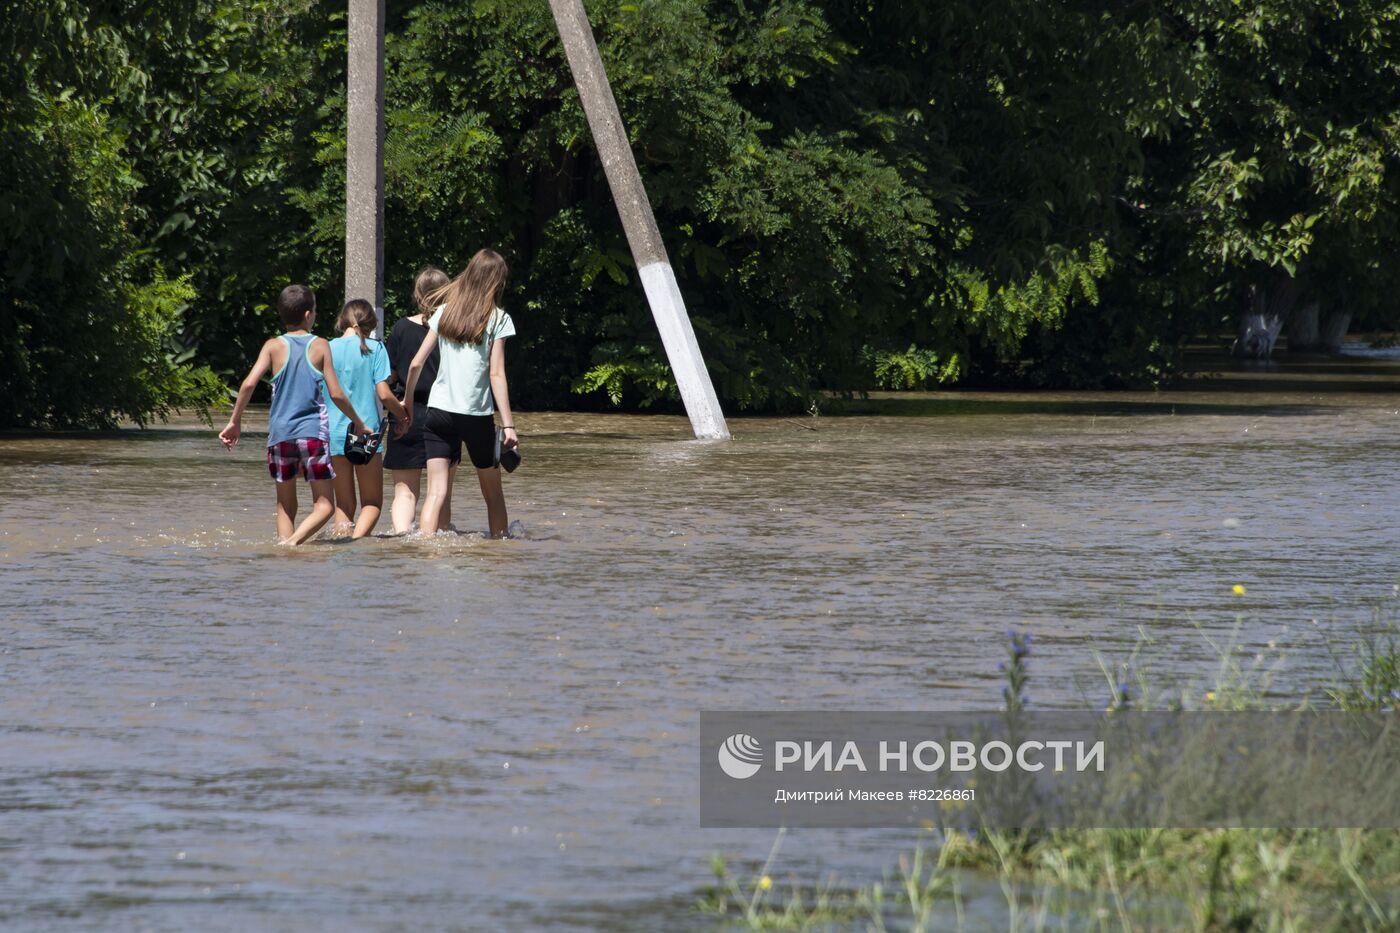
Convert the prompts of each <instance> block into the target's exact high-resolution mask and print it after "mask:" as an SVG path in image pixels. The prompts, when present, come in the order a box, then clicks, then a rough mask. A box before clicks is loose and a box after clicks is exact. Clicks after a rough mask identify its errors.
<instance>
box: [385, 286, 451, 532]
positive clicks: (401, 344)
mask: <svg viewBox="0 0 1400 933" xmlns="http://www.w3.org/2000/svg"><path fill="white" fill-rule="evenodd" d="M446 285H447V273H446V272H443V271H442V270H441V269H439V268H437V267H436V266H425V267H424V268H423V269H422V270H420V271H419V273H418V276H417V277H416V278H415V279H414V281H413V301H414V303H415V304H417V305H418V313H417V314H414V315H411V316H409V317H403V318H399V320H398V321H396V322H395V324H394V329H393V330H392V331H390V333H389V339H388V340H387V341H386V344H387V346H388V348H389V365H390V366H391V367H392V369H393V372H392V373H391V374H390V376H389V382H390V383H391V384H392V385H393V388H394V394H395V395H397V396H398V397H399V399H401V400H402V401H403V404H404V405H405V406H408V407H411V408H412V410H413V414H412V422H411V424H410V425H409V428H408V430H407V431H405V432H404V433H403V435H402V436H395V437H394V438H393V439H391V440H390V441H389V451H388V453H386V454H385V455H384V465H385V466H386V467H388V468H389V469H390V470H393V471H394V505H393V509H392V516H393V519H394V533H395V534H404V533H405V532H408V531H410V530H411V529H412V528H413V514H414V512H416V511H417V509H418V487H419V482H420V481H421V480H422V477H423V469H424V467H426V466H427V465H428V454H427V452H426V451H425V450H424V449H423V423H424V422H425V421H426V420H427V418H428V396H429V394H430V393H431V392H432V390H433V383H434V382H436V381H437V372H438V351H437V349H436V348H435V349H434V350H433V351H432V352H431V353H430V354H428V358H427V359H426V360H424V361H423V372H422V375H421V377H420V378H419V380H418V386H417V388H416V389H415V390H414V393H413V398H412V400H410V399H409V398H408V397H407V396H406V395H404V389H405V388H406V386H405V385H404V383H405V381H406V380H407V379H408V369H409V367H410V366H411V365H412V364H413V358H414V357H415V356H417V355H418V348H419V347H421V346H422V345H423V340H424V338H426V337H427V336H428V317H429V315H431V313H432V311H433V307H434V305H433V303H432V301H431V300H430V296H432V295H433V294H434V293H436V292H440V291H442V289H443V288H444V287H445V286H446ZM456 479H457V465H456V464H455V463H454V464H452V465H451V466H450V467H448V471H447V495H446V497H445V498H444V499H443V503H442V507H441V508H440V509H439V511H438V526H439V527H442V528H447V527H449V526H450V525H451V524H452V486H453V484H454V482H455V481H456Z"/></svg>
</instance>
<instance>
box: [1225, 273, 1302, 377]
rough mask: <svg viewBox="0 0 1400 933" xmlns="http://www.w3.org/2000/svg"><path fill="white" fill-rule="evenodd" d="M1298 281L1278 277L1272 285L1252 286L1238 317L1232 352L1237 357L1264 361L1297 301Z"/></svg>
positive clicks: (1270, 352)
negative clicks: (1246, 306)
mask: <svg viewBox="0 0 1400 933" xmlns="http://www.w3.org/2000/svg"><path fill="white" fill-rule="evenodd" d="M1298 291H1299V288H1298V280H1297V279H1295V278H1293V277H1292V276H1281V277H1280V278H1278V279H1277V280H1276V282H1275V284H1274V286H1273V287H1272V288H1265V287H1262V286H1259V285H1252V286H1250V289H1249V309H1248V310H1247V311H1246V312H1245V313H1244V314H1243V315H1241V316H1240V330H1239V335H1238V336H1237V337H1236V338H1235V346H1234V354H1235V356H1237V357H1240V358H1241V359H1251V360H1267V359H1268V358H1269V356H1270V354H1272V353H1273V352H1274V343H1275V342H1276V341H1277V340H1278V334H1279V331H1281V330H1283V322H1284V319H1285V318H1287V317H1288V316H1289V314H1290V313H1291V312H1292V310H1293V306H1294V305H1295V304H1297V302H1298Z"/></svg>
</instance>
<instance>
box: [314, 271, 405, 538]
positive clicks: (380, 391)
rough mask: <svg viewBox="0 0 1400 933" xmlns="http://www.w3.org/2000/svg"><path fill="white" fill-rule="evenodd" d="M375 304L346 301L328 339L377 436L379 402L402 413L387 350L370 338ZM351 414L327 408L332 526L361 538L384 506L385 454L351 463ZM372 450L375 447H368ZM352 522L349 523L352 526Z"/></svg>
mask: <svg viewBox="0 0 1400 933" xmlns="http://www.w3.org/2000/svg"><path fill="white" fill-rule="evenodd" d="M378 324H379V321H378V318H376V317H375V314H374V306H373V305H371V304H370V303H369V302H368V301H365V300H364V299H363V298H354V299H351V300H350V301H347V302H346V303H345V307H344V308H343V309H342V310H341V312H340V317H339V318H337V319H336V322H335V329H336V330H338V331H340V332H341V334H342V336H340V337H337V338H335V339H334V340H332V341H331V359H332V361H333V365H334V367H335V375H336V378H337V379H339V380H340V384H341V386H343V387H344V389H345V395H346V396H347V397H348V398H349V399H350V404H351V405H353V406H354V408H355V412H356V413H357V414H358V415H359V416H360V420H362V421H363V422H364V423H365V427H367V428H368V429H369V431H370V433H371V434H374V435H378V434H379V433H380V431H379V424H380V421H379V403H380V402H381V401H382V402H383V403H384V406H385V407H386V408H388V409H389V410H390V411H391V412H394V413H395V414H399V415H403V414H406V412H405V411H404V407H403V406H402V405H400V404H399V400H398V399H396V398H394V393H393V392H391V391H389V353H388V351H386V350H385V349H384V344H382V343H380V342H379V341H378V340H375V339H374V330H375V328H376V327H377V326H378ZM349 429H350V419H349V418H346V417H345V415H343V414H341V413H340V412H339V411H332V412H331V413H330V444H331V462H332V463H333V464H334V465H335V525H336V529H337V530H338V531H341V532H345V531H349V532H350V536H351V537H352V538H363V537H364V536H365V535H367V534H369V533H370V532H371V531H373V530H374V526H375V524H376V523H377V522H378V521H379V513H380V511H381V510H382V509H383V508H384V464H383V459H384V458H383V455H382V454H380V453H378V452H377V451H373V456H371V457H370V460H369V462H368V463H361V464H352V463H351V462H350V459H349V458H348V457H347V456H346V455H345V437H346V432H347V431H348V430H349ZM372 450H373V449H372ZM357 486H358V487H359V505H360V517H359V520H358V521H357V520H356V519H355V493H356V487H357ZM352 523H353V527H352Z"/></svg>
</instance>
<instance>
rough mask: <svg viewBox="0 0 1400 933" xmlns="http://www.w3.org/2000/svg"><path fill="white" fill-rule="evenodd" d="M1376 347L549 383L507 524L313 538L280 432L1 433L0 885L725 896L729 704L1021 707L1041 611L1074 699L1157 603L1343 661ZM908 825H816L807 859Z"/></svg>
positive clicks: (1365, 581)
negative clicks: (272, 451)
mask: <svg viewBox="0 0 1400 933" xmlns="http://www.w3.org/2000/svg"><path fill="white" fill-rule="evenodd" d="M1348 366H1349V368H1348V369H1346V370H1343V371H1330V370H1327V369H1322V370H1314V371H1312V372H1311V373H1288V372H1284V373H1279V372H1275V373H1272V374H1264V375H1257V374H1248V375H1244V376H1238V375H1236V376H1231V377H1228V379H1225V378H1222V379H1221V380H1215V381H1212V382H1210V383H1208V384H1206V385H1204V386H1202V387H1200V388H1199V389H1196V390H1193V391H1190V392H1176V393H1163V394H1156V395H1131V394H1128V395H1083V394H1050V395H1036V396H1029V397H1020V396H1004V395H1002V396H987V395H977V394H968V393H958V394H946V395H938V396H932V397H914V396H906V397H898V398H890V399H882V400H879V401H878V403H877V404H874V405H867V406H864V407H865V408H866V409H867V410H870V411H874V412H878V414H872V415H868V416H862V417H849V418H846V417H830V416H825V417H820V418H816V419H807V418H799V419H752V420H750V419H741V420H736V421H735V423H734V424H733V428H734V433H735V440H734V442H733V443H730V444H712V443H696V442H692V441H690V440H688V439H687V437H686V423H685V422H684V420H683V419H680V418H669V417H629V416H576V415H562V414H536V415H521V416H520V423H521V426H522V430H523V432H524V445H525V447H524V449H525V452H526V457H527V459H526V462H525V465H524V466H523V467H522V469H521V470H520V471H518V472H517V473H515V474H513V475H512V476H510V477H508V478H507V479H506V486H507V496H508V500H509V504H510V507H511V516H512V518H513V519H518V520H520V521H522V522H523V523H524V526H525V528H526V529H527V533H526V534H525V535H524V536H523V537H522V538H520V539H518V540H514V541H506V542H493V541H488V540H483V539H482V538H481V537H479V536H475V535H468V536H439V537H436V538H433V539H422V538H406V539H405V538H399V539H395V538H388V537H384V538H374V539H370V540H366V541H363V542H358V543H355V544H343V543H328V542H321V543H317V544H315V545H312V546H310V547H307V548H305V549H302V550H299V551H291V550H288V549H284V548H279V547H277V546H276V545H274V544H273V543H272V531H273V522H272V491H271V489H270V483H269V481H268V480H267V477H266V471H265V469H264V467H263V465H262V452H261V450H259V449H258V447H257V439H256V438H253V439H251V440H252V443H250V444H248V445H247V446H244V447H240V448H239V449H238V450H237V451H236V452H234V453H233V454H226V453H225V452H223V451H222V450H221V449H220V448H219V445H218V443H217V441H216V440H215V438H214V433H213V432H212V431H206V430H202V429H201V430H187V429H184V428H182V429H176V430H159V431H151V432H146V433H145V434H131V435H127V434H123V435H112V436H102V437H79V438H9V439H4V440H0V469H3V471H4V475H5V478H6V482H5V485H4V489H3V492H0V567H3V571H0V573H2V574H3V575H2V576H0V620H2V623H0V684H3V686H0V691H3V692H0V701H2V703H3V705H2V707H0V708H3V716H0V734H2V735H3V746H0V747H3V758H2V759H0V763H2V766H0V810H3V812H4V819H3V821H2V822H0V919H6V920H9V921H10V922H12V923H14V924H16V925H19V926H24V927H29V928H42V927H45V926H63V927H69V926H73V927H78V928H90V929H110V928H113V927H115V926H123V927H158V928H170V929H189V928H198V927H207V926H211V925H214V926H226V927H227V928H231V929H232V928H284V927H287V926H289V925H291V926H297V925H299V921H304V919H305V918H307V917H313V916H314V917H316V918H317V922H318V923H319V924H320V925H324V926H328V927H331V926H334V927H342V928H346V927H357V926H359V927H363V926H383V925H393V924H403V925H407V926H418V925H427V926H443V925H452V924H457V925H460V926H463V927H464V928H467V927H486V928H490V927H497V928H499V927H509V928H515V929H521V928H530V927H548V926H557V927H560V928H576V927H590V928H596V929H619V928H632V929H639V930H643V929H646V930H649V929H661V928H667V929H677V928H685V927H695V928H704V927H706V925H707V923H706V921H705V919H704V918H703V917H700V916H698V915H696V914H695V913H693V911H692V910H691V908H690V904H691V902H692V895H693V893H694V891H695V890H696V888H697V886H699V885H701V884H703V883H704V882H705V876H706V873H707V869H708V865H707V857H708V854H709V853H710V852H711V851H714V850H717V849H718V850H723V851H726V852H728V853H731V854H736V855H739V856H742V857H744V858H749V857H752V858H761V857H762V856H763V855H764V854H765V853H766V851H767V846H768V843H769V841H770V840H771V836H770V835H769V834H767V833H764V832H758V831H755V832H752V833H745V832H727V831H726V832H710V831H706V832H701V831H699V830H697V829H696V822H697V819H698V813H697V808H696V792H697V787H696V776H695V768H694V762H695V756H696V754H697V751H696V749H695V747H694V735H695V729H696V723H697V711H698V710H700V709H704V708H746V707H755V708H774V709H782V708H788V709H804V708H817V709H821V708H829V709H875V708H884V709H910V708H958V707H963V708H971V707H982V708H988V707H994V706H995V704H996V703H997V700H998V684H997V682H996V676H997V675H996V666H997V662H998V661H999V660H1000V659H1001V657H1002V651H1003V647H1002V643H1003V638H1004V631H1005V630H1006V629H1007V628H1010V627H1016V628H1021V629H1030V630H1032V631H1034V632H1035V634H1036V636H1037V639H1036V645H1037V649H1036V654H1035V656H1034V657H1033V660H1032V678H1033V679H1032V682H1031V691H1030V692H1031V696H1032V699H1033V700H1034V701H1035V703H1037V704H1038V705H1042V706H1050V705H1073V704H1078V703H1081V702H1083V701H1084V700H1086V699H1087V700H1088V701H1089V702H1093V703H1095V704H1098V703H1101V702H1102V701H1103V699H1104V696H1105V688H1104V685H1103V684H1102V676H1101V675H1100V674H1099V673H1098V671H1097V667H1096V665H1095V662H1094V659H1093V656H1092V652H1093V651H1095V650H1097V651H1098V652H1100V653H1102V654H1103V655H1104V656H1105V657H1106V658H1108V659H1110V660H1111V659H1113V658H1115V657H1120V656H1122V655H1124V654H1126V652H1127V651H1129V650H1130V649H1131V648H1132V646H1133V645H1134V644H1135V643H1137V642H1138V641H1139V640H1140V639H1141V638H1143V637H1147V638H1150V639H1152V640H1153V641H1154V642H1155V644H1154V645H1153V646H1152V647H1150V648H1148V649H1147V650H1146V655H1147V657H1148V659H1149V661H1150V666H1151V667H1152V668H1153V669H1155V670H1156V671H1158V672H1160V674H1161V676H1162V677H1164V678H1165V677H1177V678H1180V679H1182V680H1183V681H1186V682H1193V681H1194V682H1195V683H1197V684H1200V683H1202V682H1204V679H1205V678H1206V677H1208V676H1209V674H1210V672H1211V671H1212V669H1213V666H1214V663H1215V660H1216V656H1215V653H1214V651H1213V649H1212V648H1211V647H1210V645H1209V644H1208V638H1217V639H1228V638H1231V637H1234V638H1236V639H1237V640H1238V641H1240V642H1241V643H1242V644H1243V645H1244V646H1245V647H1246V648H1247V649H1248V650H1251V651H1253V650H1260V651H1268V652H1269V656H1270V657H1274V656H1275V655H1276V656H1277V657H1278V659H1279V661H1278V663H1279V664H1280V665H1281V668H1280V673H1279V674H1278V676H1277V678H1276V679H1277V681H1279V682H1281V684H1282V685H1283V686H1285V687H1287V688H1288V689H1290V690H1292V689H1303V688H1305V687H1307V686H1308V685H1310V684H1316V683H1318V682H1320V681H1322V680H1325V679H1326V678H1327V676H1329V674H1330V672H1331V670H1332V665H1333V661H1332V660H1331V658H1330V657H1329V655H1328V653H1327V651H1326V650H1325V645H1326V643H1328V642H1329V641H1334V640H1336V638H1337V636H1338V635H1339V634H1343V633H1345V632H1348V631H1351V630H1354V629H1355V628H1357V627H1358V626H1362V625H1365V624H1366V623H1367V621H1368V620H1369V619H1370V616H1371V609H1370V605H1371V603H1372V601H1374V600H1375V599H1377V598H1378V597H1381V596H1384V595H1385V594H1387V593H1389V592H1390V590H1391V587H1392V584H1393V583H1394V582H1395V580H1396V579H1397V576H1398V575H1397V566H1396V558H1397V547H1396V545H1397V544H1398V543H1400V535H1398V534H1397V531H1396V528H1397V527H1398V526H1400V522H1398V521H1397V520H1398V519H1400V505H1397V502H1396V499H1395V497H1394V496H1393V495H1392V494H1391V491H1390V490H1391V488H1392V486H1393V482H1394V476H1395V468H1396V464H1397V453H1400V411H1397V409H1400V396H1396V395H1395V394H1393V389H1394V387H1395V382H1394V377H1395V370H1394V369H1393V368H1390V369H1386V368H1381V365H1380V364H1374V363H1373V364H1363V363H1356V362H1354V361H1353V362H1352V363H1350V364H1348ZM1367 366H1369V367H1370V368H1366V367H1367ZM1257 379H1266V380H1267V379H1273V380H1275V384H1278V383H1282V384H1283V385H1284V386H1285V391H1281V392H1267V393H1264V392H1257V391H1248V392H1244V391H1240V390H1241V389H1249V388H1257V386H1251V385H1249V383H1250V382H1251V381H1253V380H1257ZM473 486H474V484H470V483H469V482H464V483H463V484H461V486H460V487H459V489H458V496H459V498H458V503H459V504H458V506H457V508H456V521H457V523H458V524H459V525H460V526H462V527H464V528H475V527H478V526H483V525H484V524H485V515H484V510H483V509H482V507H481V505H480V503H479V499H478V497H477V494H476V491H475V489H474V488H473ZM305 507H307V506H306V505H304V506H303V508H305ZM386 512H387V510H386ZM385 529H387V520H386V522H385V523H384V524H383V525H382V526H381V530H385ZM1236 583H1242V584H1244V585H1245V586H1246V588H1247V595H1246V596H1243V597H1239V596H1235V595H1234V594H1233V593H1232V592H1231V587H1232V586H1233V585H1234V584H1236ZM1313 620H1316V624H1314V622H1313ZM1271 644H1272V645H1275V646H1277V648H1276V651H1275V650H1274V649H1269V648H1268V646H1269V645H1271ZM909 843H910V837H908V836H907V835H905V834H901V833H897V832H889V831H884V832H874V831H872V832H864V833H861V832H845V833H835V832H822V831H808V832H806V833H805V834H804V833H801V832H799V833H793V834H791V835H790V836H789V839H788V842H787V843H786V844H785V848H784V866H785V867H787V868H791V869H793V870H798V871H802V872H811V873H812V874H813V875H814V874H815V873H816V872H817V871H818V870H834V871H836V872H838V873H839V874H840V876H841V877H842V878H843V879H845V880H847V881H850V882H852V883H858V882H866V881H869V880H872V879H874V878H876V877H878V876H879V874H880V872H881V871H883V870H884V869H886V868H888V867H889V866H890V865H891V864H892V862H893V860H894V858H895V856H896V855H897V853H898V852H899V851H900V850H901V849H902V848H903V847H905V846H907V845H908V844H909ZM809 877H810V875H809ZM663 918H664V919H663ZM300 925H305V924H304V923H300Z"/></svg>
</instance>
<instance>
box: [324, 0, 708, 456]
mask: <svg viewBox="0 0 1400 933" xmlns="http://www.w3.org/2000/svg"><path fill="white" fill-rule="evenodd" d="M351 2H352V5H353V3H354V2H355V0H351ZM549 5H550V8H551V9H553V11H554V22H555V24H556V25H557V26H558V27H559V38H560V39H561V40H563V43H564V52H565V54H566V55H568V57H569V68H570V69H571V70H572V71H573V73H574V84H575V85H576V86H577V87H578V95H579V98H580V99H581V100H582V101H583V112H584V114H586V115H587V117H588V127H589V129H590V130H592V132H593V143H594V145H595V146H597V148H598V155H599V156H600V157H601V158H602V160H603V171H604V173H605V174H606V175H607V177H608V187H609V188H610V189H612V195H613V200H614V201H616V202H617V212H618V214H619V215H620V216H621V217H622V228H623V230H624V231H626V233H627V244H628V246H630V247H631V248H632V259H633V260H634V261H635V262H636V264H637V273H638V275H639V276H640V277H641V280H642V288H643V289H644V290H645V291H646V295H647V303H648V304H650V305H651V313H652V316H653V317H654V318H656V326H657V329H658V330H660V331H661V344H662V346H664V347H665V348H666V357H667V359H669V360H670V362H671V371H672V372H673V373H675V376H676V385H677V386H678V387H679V388H680V390H681V401H682V402H684V403H685V410H686V414H688V415H689V416H690V426H691V427H692V428H693V429H694V430H695V436H696V437H701V438H727V437H729V428H728V427H727V426H726V425H725V423H724V412H722V411H720V407H719V398H718V397H717V396H716V395H715V387H714V384H713V383H711V382H710V373H709V371H708V370H707V369H705V360H704V358H703V357H701V356H700V345H699V344H698V343H696V342H695V329H694V328H693V327H691V324H690V316H689V315H688V314H687V313H686V310H685V300H684V299H682V298H681V290H680V287H679V286H678V285H677V284H676V273H675V272H674V271H673V270H672V269H671V261H670V259H668V258H667V256H666V247H665V246H664V245H663V244H662V242H661V231H660V230H658V229H657V227H656V215H655V214H653V213H652V210H651V202H650V201H649V200H647V192H646V189H645V188H644V187H642V176H641V175H640V174H638V172H637V162H636V159H635V158H634V157H633V155H632V145H631V143H630V142H629V141H628V139H627V130H626V128H625V127H624V126H623V125H622V116H621V115H620V114H619V113H618V111H617V101H616V100H615V99H614V98H613V92H612V86H611V85H610V84H608V76H607V73H606V72H604V71H603V59H602V57H601V56H600V55H599V54H598V43H597V42H596V41H595V40H594V38H593V27H592V26H590V25H589V23H588V13H587V11H585V10H584V8H583V0H549Z"/></svg>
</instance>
